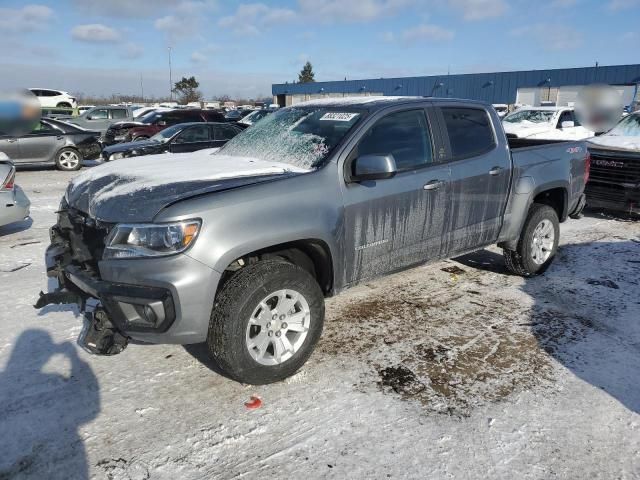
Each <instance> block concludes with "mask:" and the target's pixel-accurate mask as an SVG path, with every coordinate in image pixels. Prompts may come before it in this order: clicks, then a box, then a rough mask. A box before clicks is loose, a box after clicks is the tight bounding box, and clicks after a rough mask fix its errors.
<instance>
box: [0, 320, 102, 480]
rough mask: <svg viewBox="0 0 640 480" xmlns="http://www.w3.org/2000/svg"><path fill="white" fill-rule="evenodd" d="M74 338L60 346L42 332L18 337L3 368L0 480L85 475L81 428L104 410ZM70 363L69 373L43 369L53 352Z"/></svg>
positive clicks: (0, 388)
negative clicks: (71, 341) (73, 342)
mask: <svg viewBox="0 0 640 480" xmlns="http://www.w3.org/2000/svg"><path fill="white" fill-rule="evenodd" d="M76 348H77V347H76V346H75V345H74V344H72V343H70V342H63V343H60V344H56V343H54V342H53V340H52V339H51V336H50V335H49V333H47V332H46V331H44V330H38V329H31V330H26V331H25V332H23V333H22V334H21V335H20V337H19V338H18V340H17V342H16V345H15V347H14V348H13V350H12V352H11V357H10V358H9V361H8V363H7V365H6V368H5V369H4V371H2V372H0V480H5V479H14V478H46V479H54V478H64V479H87V478H89V470H88V466H87V456H86V453H85V448H84V443H83V441H82V439H81V437H80V434H79V431H78V430H79V428H80V427H81V426H82V425H84V424H86V423H88V422H89V421H91V420H93V419H94V418H95V417H96V416H97V415H98V413H99V411H100V392H99V385H98V381H97V379H96V377H95V375H94V373H93V371H92V370H91V368H90V367H89V365H88V364H87V363H86V362H85V361H84V360H82V359H81V358H80V357H79V356H78V352H77V350H76ZM57 354H59V355H63V356H64V357H66V359H67V360H68V362H69V365H70V374H69V376H68V377H67V376H65V375H60V374H58V373H45V372H43V368H44V367H45V365H46V364H47V362H48V361H49V359H50V358H51V357H53V356H54V355H57Z"/></svg>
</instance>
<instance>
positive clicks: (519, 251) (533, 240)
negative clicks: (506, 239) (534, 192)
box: [504, 203, 560, 277]
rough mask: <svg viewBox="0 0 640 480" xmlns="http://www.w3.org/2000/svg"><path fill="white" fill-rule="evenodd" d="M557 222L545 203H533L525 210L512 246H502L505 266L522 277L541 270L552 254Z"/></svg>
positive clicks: (556, 239)
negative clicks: (526, 214) (522, 225)
mask: <svg viewBox="0 0 640 480" xmlns="http://www.w3.org/2000/svg"><path fill="white" fill-rule="evenodd" d="M559 239H560V222H559V220H558V214H557V213H556V211H555V210H554V209H553V208H551V207H550V206H548V205H542V204H539V203H534V204H533V206H532V207H531V209H530V210H529V215H528V216H527V220H526V221H525V224H524V227H523V229H522V234H521V235H520V240H519V241H518V245H517V247H516V250H507V249H505V250H504V258H505V263H506V265H507V268H508V269H509V270H510V271H511V272H513V273H515V274H516V275H521V276H523V277H531V276H533V275H539V274H541V273H543V272H544V271H545V270H546V269H547V268H549V265H551V262H553V258H554V257H555V255H556V252H557V250H558V241H559Z"/></svg>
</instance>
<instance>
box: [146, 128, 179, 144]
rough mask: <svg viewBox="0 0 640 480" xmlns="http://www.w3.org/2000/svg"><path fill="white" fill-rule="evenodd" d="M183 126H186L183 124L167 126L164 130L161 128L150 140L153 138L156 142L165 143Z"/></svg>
mask: <svg viewBox="0 0 640 480" xmlns="http://www.w3.org/2000/svg"><path fill="white" fill-rule="evenodd" d="M183 128H184V126H183V125H174V126H173V127H169V128H165V129H164V130H161V131H159V132H158V133H156V134H155V135H154V136H153V137H151V138H150V139H149V140H153V141H154V142H159V143H165V142H167V141H168V140H169V139H170V138H171V137H173V136H174V135H175V134H176V133H178V132H179V131H180V130H182V129H183Z"/></svg>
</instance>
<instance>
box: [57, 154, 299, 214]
mask: <svg viewBox="0 0 640 480" xmlns="http://www.w3.org/2000/svg"><path fill="white" fill-rule="evenodd" d="M212 150H213V153H212ZM215 151H216V149H206V150H200V151H198V152H193V153H181V154H172V153H167V154H162V155H148V156H144V157H131V158H124V159H121V160H115V161H113V162H110V163H107V164H103V165H100V166H97V167H94V168H91V169H88V170H86V171H84V172H83V173H81V174H80V175H78V176H77V177H75V178H74V179H73V180H72V181H71V182H70V184H69V187H68V189H67V201H68V202H69V204H70V205H71V206H73V207H75V208H77V209H79V210H82V211H84V212H86V213H88V214H89V215H91V216H92V217H94V218H97V219H99V220H102V221H105V222H122V221H151V220H152V219H153V217H154V216H155V215H156V214H157V212H158V211H160V210H161V209H162V208H163V207H164V206H166V205H169V204H171V203H174V202H176V201H178V200H182V199H185V198H189V197H192V196H195V195H199V194H202V193H208V192H213V191H219V190H224V189H227V188H233V187H236V186H241V185H247V184H251V183H256V182H258V181H263V180H265V179H269V178H273V177H277V176H285V175H287V174H289V175H294V174H301V173H307V172H309V171H310V170H304V169H301V168H298V167H294V166H292V165H289V164H286V163H279V162H267V161H264V160H259V159H257V158H248V157H233V156H228V155H220V154H216V153H215Z"/></svg>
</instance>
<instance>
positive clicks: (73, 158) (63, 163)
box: [56, 148, 82, 172]
mask: <svg viewBox="0 0 640 480" xmlns="http://www.w3.org/2000/svg"><path fill="white" fill-rule="evenodd" d="M81 166H82V156H81V155H80V152H78V151H77V150H76V149H74V148H63V149H62V150H60V151H59V152H58V153H57V154H56V167H57V168H58V170H63V171H65V172H71V171H73V170H79V169H80V167H81Z"/></svg>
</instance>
